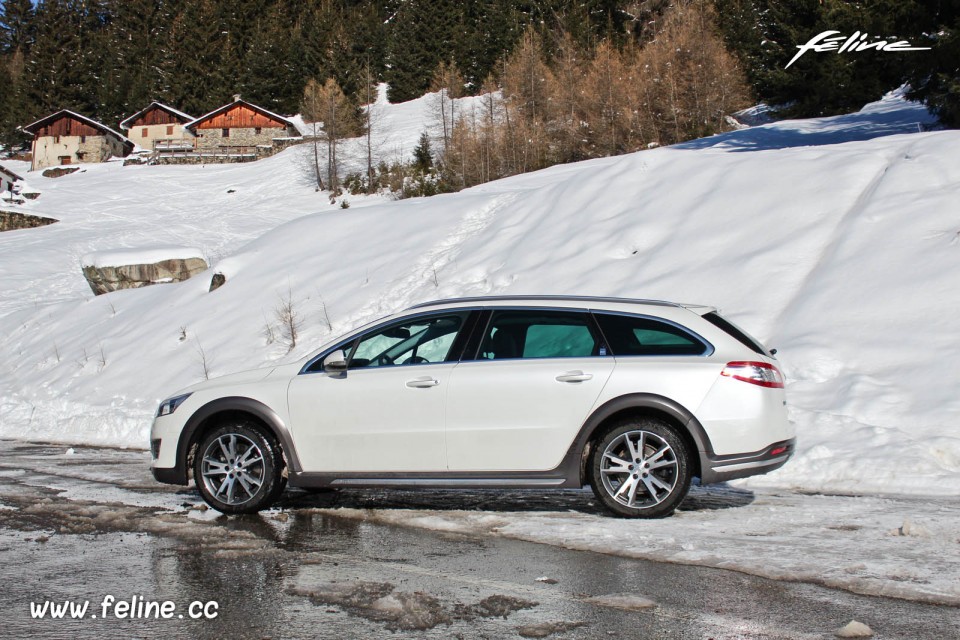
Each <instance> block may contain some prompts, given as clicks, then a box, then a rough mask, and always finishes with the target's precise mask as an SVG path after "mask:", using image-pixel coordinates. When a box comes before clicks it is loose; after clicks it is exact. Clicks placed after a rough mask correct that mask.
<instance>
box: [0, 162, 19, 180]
mask: <svg viewBox="0 0 960 640" xmlns="http://www.w3.org/2000/svg"><path fill="white" fill-rule="evenodd" d="M0 171H2V172H3V173H5V174H7V175H8V176H10V177H11V178H13V179H14V180H23V178H21V177H20V176H18V175H17V174H15V173H14V172H13V171H10V169H7V168H6V167H5V166H3V165H2V164H0Z"/></svg>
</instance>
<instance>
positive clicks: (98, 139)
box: [23, 109, 134, 171]
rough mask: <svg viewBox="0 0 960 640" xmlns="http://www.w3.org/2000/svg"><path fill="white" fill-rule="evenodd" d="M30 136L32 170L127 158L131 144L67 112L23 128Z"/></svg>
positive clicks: (103, 126)
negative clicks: (31, 136)
mask: <svg viewBox="0 0 960 640" xmlns="http://www.w3.org/2000/svg"><path fill="white" fill-rule="evenodd" d="M23 130H24V131H26V132H27V133H30V134H32V135H33V144H32V149H31V150H32V152H33V165H32V166H31V169H33V170H34V171H35V170H37V169H42V168H44V167H52V166H57V165H65V164H74V163H77V162H105V161H107V160H109V159H110V158H112V157H126V156H127V155H129V154H130V152H131V151H133V147H134V144H133V143H132V142H131V141H130V140H128V139H127V138H125V137H123V136H122V135H120V134H119V133H117V132H116V131H114V130H113V129H111V128H109V127H107V126H105V125H103V124H101V123H99V122H97V121H96V120H91V119H90V118H88V117H86V116H82V115H80V114H79V113H74V112H73V111H68V110H66V109H64V110H62V111H58V112H56V113H54V114H51V115H49V116H47V117H45V118H41V119H40V120H37V121H36V122H34V123H32V124H28V125H27V126H25V127H23Z"/></svg>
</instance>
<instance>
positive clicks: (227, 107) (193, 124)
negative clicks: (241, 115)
mask: <svg viewBox="0 0 960 640" xmlns="http://www.w3.org/2000/svg"><path fill="white" fill-rule="evenodd" d="M238 105H242V106H245V107H247V108H249V109H253V110H254V111H256V112H258V113H261V114H263V115H265V116H267V117H268V118H273V119H274V120H278V121H280V122H282V123H284V124H285V125H287V126H288V127H292V128H293V129H296V128H297V127H296V125H294V124H293V122H291V121H290V120H288V119H287V118H284V117H283V116H281V115H278V114H276V113H274V112H273V111H268V110H267V109H264V108H263V107H258V106H257V105H255V104H253V103H251V102H247V101H246V100H240V99H239V98H238V99H236V100H234V101H233V102H231V103H229V104H225V105H223V106H222V107H220V108H219V109H214V110H213V111H211V112H210V113H207V114H205V115H202V116H200V117H199V118H197V119H195V120H191V121H190V122H188V123H186V124H185V125H183V127H184V128H185V129H193V128H194V127H196V126H197V125H198V124H200V123H201V122H204V121H206V120H209V119H211V118H215V117H216V116H218V115H220V114H221V113H223V112H224V111H229V110H230V109H232V108H233V107H236V106H238Z"/></svg>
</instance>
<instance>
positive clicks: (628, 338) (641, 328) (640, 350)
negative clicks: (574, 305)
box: [596, 313, 708, 356]
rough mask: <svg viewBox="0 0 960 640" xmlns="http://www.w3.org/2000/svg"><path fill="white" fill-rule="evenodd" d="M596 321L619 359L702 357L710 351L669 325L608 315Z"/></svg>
mask: <svg viewBox="0 0 960 640" xmlns="http://www.w3.org/2000/svg"><path fill="white" fill-rule="evenodd" d="M596 318H597V323H598V324H599V325H600V330H601V331H603V336H604V337H605V338H606V340H607V344H609V345H610V350H611V351H612V352H613V355H615V356H699V355H702V354H704V353H706V352H707V350H708V347H707V345H706V344H704V342H703V341H702V340H700V339H699V338H698V337H696V336H694V335H692V334H691V333H689V332H688V331H685V330H683V329H681V328H680V327H677V326H675V325H672V324H670V323H668V322H663V321H660V320H655V319H653V318H642V317H638V316H624V315H617V314H608V313H598V314H596Z"/></svg>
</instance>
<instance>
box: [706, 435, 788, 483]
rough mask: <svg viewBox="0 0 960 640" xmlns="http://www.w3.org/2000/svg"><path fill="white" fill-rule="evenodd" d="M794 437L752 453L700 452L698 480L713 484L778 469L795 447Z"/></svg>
mask: <svg viewBox="0 0 960 640" xmlns="http://www.w3.org/2000/svg"><path fill="white" fill-rule="evenodd" d="M796 443H797V440H796V438H790V439H789V440H781V441H780V442H774V443H773V444H771V445H770V446H768V447H766V448H764V449H762V450H760V451H756V452H754V453H736V454H731V455H723V456H718V455H711V454H710V453H707V452H701V453H700V469H701V474H700V482H701V484H713V483H716V482H726V481H728V480H736V479H737V478H746V477H749V476H758V475H762V474H764V473H770V472H771V471H774V470H775V469H779V468H780V467H782V466H783V465H785V464H786V463H787V461H788V460H789V459H790V457H791V456H793V452H794V450H795V448H796Z"/></svg>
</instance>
